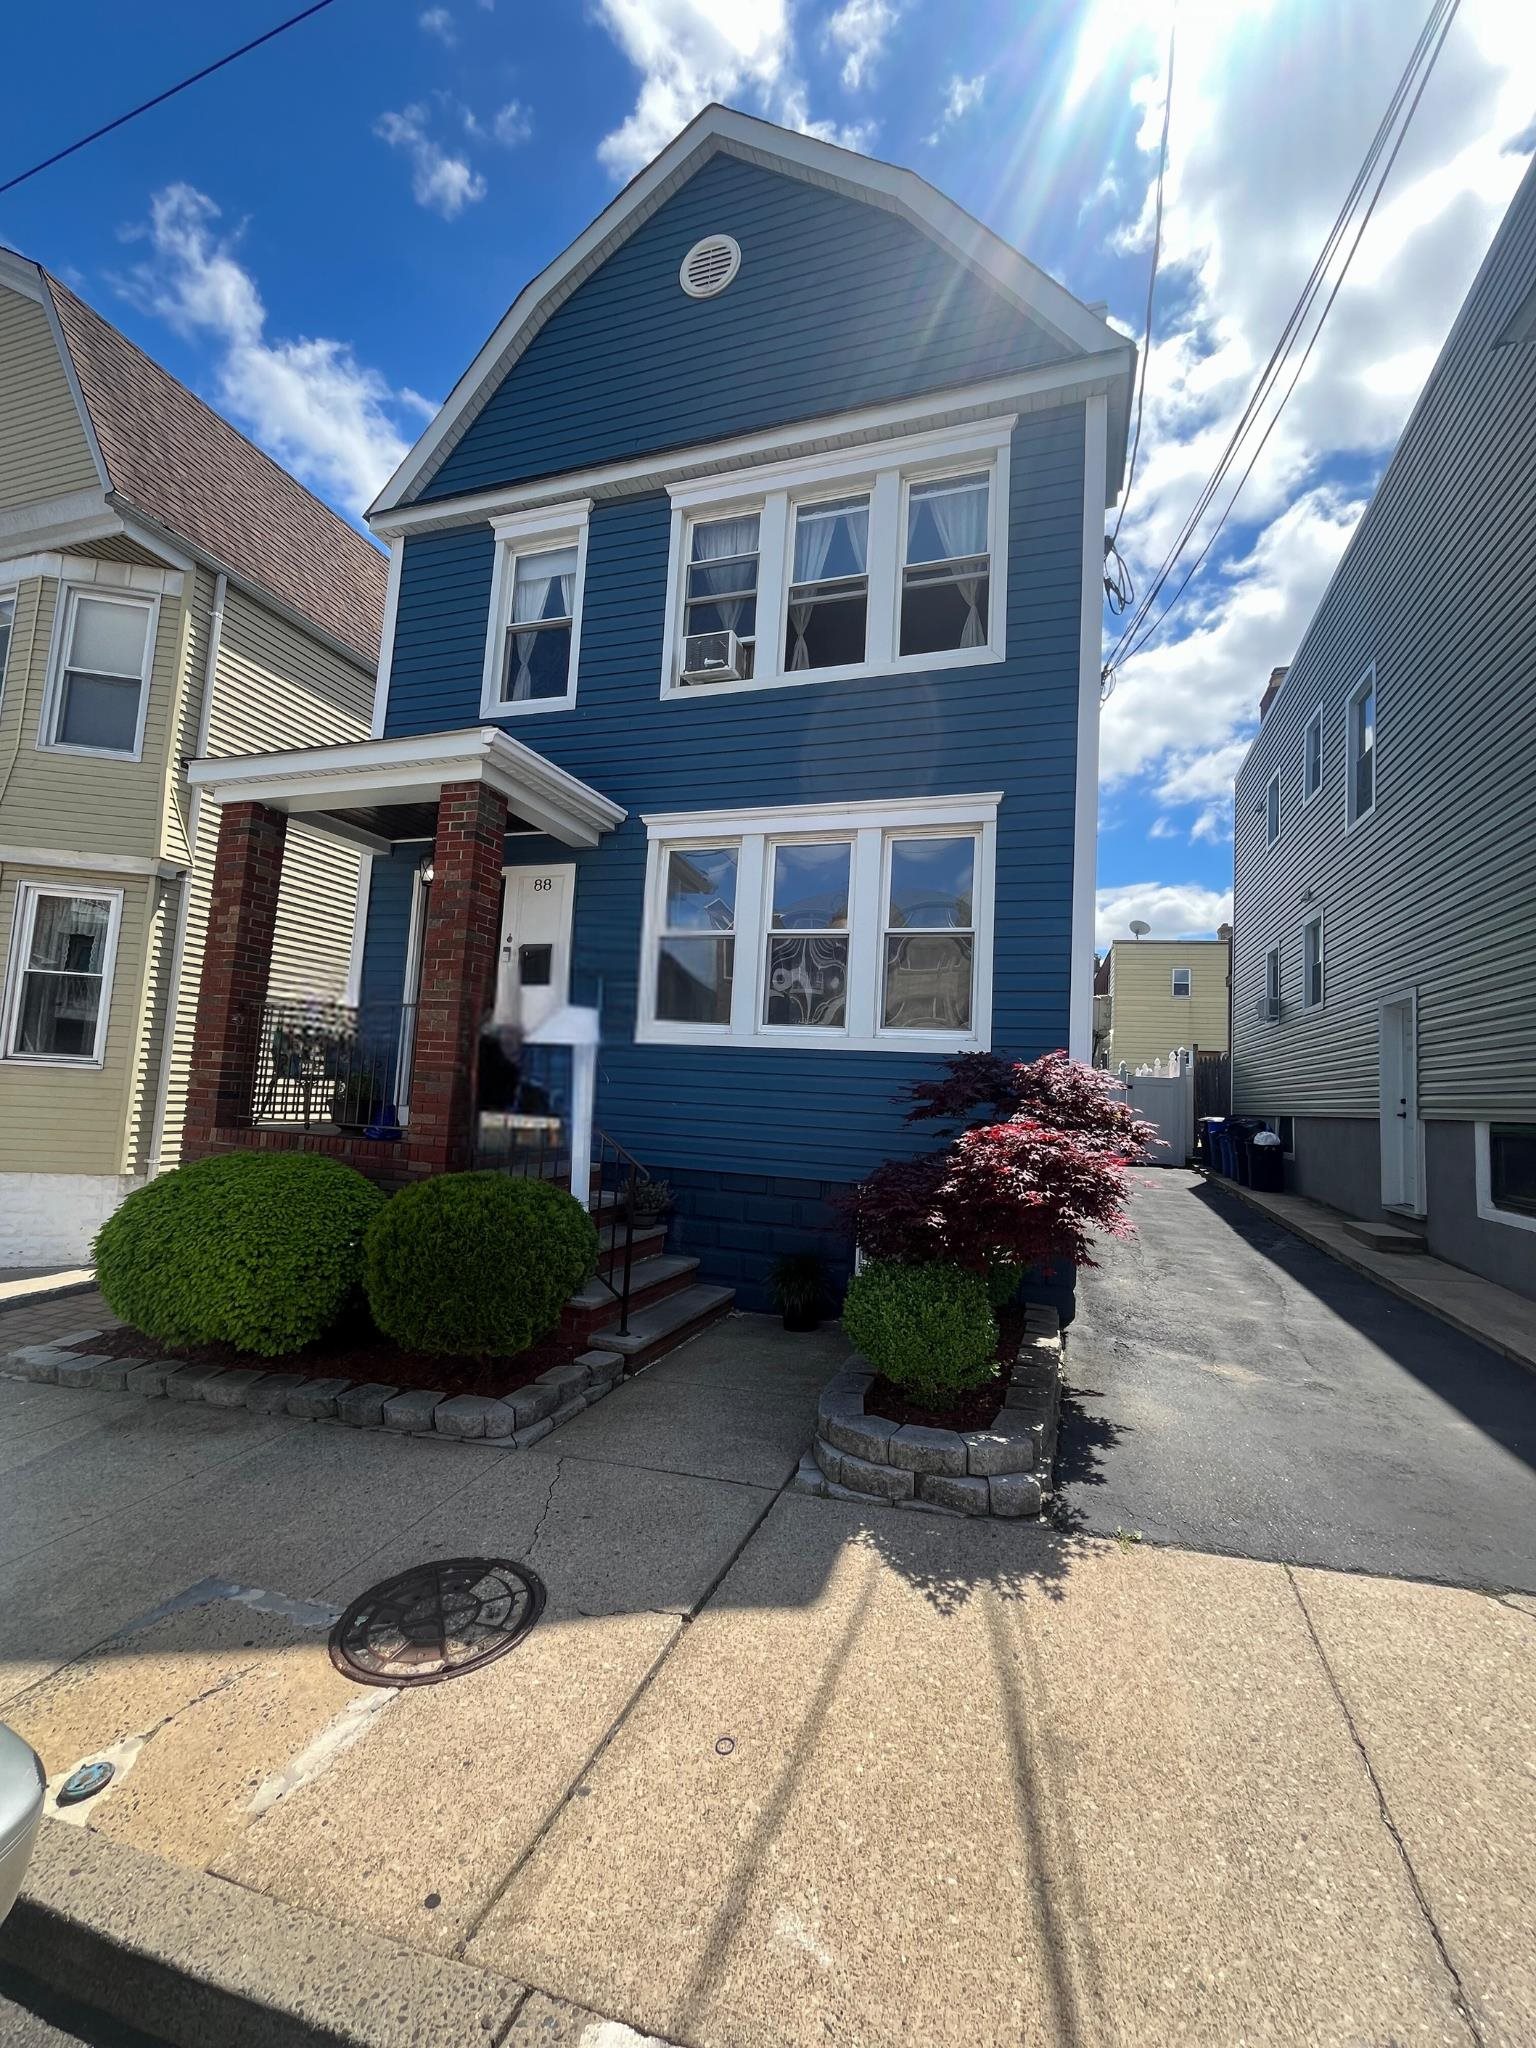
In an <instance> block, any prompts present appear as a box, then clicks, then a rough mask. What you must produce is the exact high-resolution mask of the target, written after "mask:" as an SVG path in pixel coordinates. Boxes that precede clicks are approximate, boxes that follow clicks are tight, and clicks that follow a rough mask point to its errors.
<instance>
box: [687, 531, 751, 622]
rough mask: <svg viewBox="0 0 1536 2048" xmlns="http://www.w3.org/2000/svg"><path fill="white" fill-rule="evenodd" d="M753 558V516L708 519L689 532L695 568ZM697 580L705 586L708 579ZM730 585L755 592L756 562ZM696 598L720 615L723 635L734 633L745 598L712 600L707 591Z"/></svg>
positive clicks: (744, 606) (742, 571) (744, 567)
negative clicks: (748, 586) (741, 585)
mask: <svg viewBox="0 0 1536 2048" xmlns="http://www.w3.org/2000/svg"><path fill="white" fill-rule="evenodd" d="M756 554H757V514H756V513H755V512H752V513H749V514H747V516H746V517H745V518H742V519H711V520H709V521H708V522H707V523H706V524H704V525H702V526H696V527H695V528H694V529H693V559H694V562H695V564H702V563H706V562H724V561H729V560H730V559H731V557H732V556H734V555H751V556H753V557H754V558H755V557H756ZM701 580H702V581H704V582H705V583H706V584H707V583H708V582H709V580H710V579H708V578H704V579H701ZM732 581H740V582H742V583H750V584H751V585H752V586H753V588H754V589H755V588H756V585H757V562H756V560H755V559H754V560H753V563H752V568H751V573H750V574H748V572H747V569H746V566H745V564H743V566H742V570H741V573H740V576H739V577H733V578H732ZM699 596H700V598H701V599H702V600H703V601H705V602H707V603H712V604H713V605H714V608H715V610H716V611H718V612H719V614H720V624H721V626H722V627H723V628H724V630H725V631H726V632H727V633H734V632H735V631H736V630H737V629H738V627H739V626H740V624H741V617H742V613H743V612H744V611H745V610H746V607H747V600H746V598H744V597H714V596H712V595H711V593H710V592H709V591H708V590H707V589H706V590H702V591H700V593H699Z"/></svg>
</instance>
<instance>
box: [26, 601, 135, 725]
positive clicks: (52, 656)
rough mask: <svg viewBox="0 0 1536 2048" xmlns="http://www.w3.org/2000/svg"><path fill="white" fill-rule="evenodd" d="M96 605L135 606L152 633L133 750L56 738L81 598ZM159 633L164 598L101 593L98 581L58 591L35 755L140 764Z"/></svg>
mask: <svg viewBox="0 0 1536 2048" xmlns="http://www.w3.org/2000/svg"><path fill="white" fill-rule="evenodd" d="M83 597H88V598H90V599H91V601H92V602H93V603H100V604H123V605H131V606H132V607H133V608H134V610H136V611H142V612H146V613H147V614H148V617H149V626H148V630H147V631H146V633H145V635H144V660H143V664H142V667H141V669H140V673H139V715H138V718H137V720H136V721H135V723H134V728H133V745H132V747H131V748H130V747H82V746H80V745H78V744H77V743H76V742H75V741H72V740H60V739H55V738H54V737H53V734H54V728H55V726H56V724H57V722H58V718H59V714H60V712H61V711H62V709H63V704H64V667H65V658H66V654H67V651H68V648H69V643H70V638H71V636H72V634H73V631H74V620H75V610H76V607H77V606H78V604H79V602H80V600H81V598H83ZM159 633H160V598H159V596H158V595H154V596H150V595H148V594H147V593H145V592H143V591H135V590H119V589H113V588H105V589H104V588H102V587H101V586H100V585H98V584H96V583H95V582H86V581H81V580H76V579H73V578H72V579H71V580H70V581H69V582H67V583H61V584H60V586H59V598H58V603H57V604H56V605H55V607H54V617H53V642H52V645H51V647H50V648H49V651H48V687H47V689H46V690H45V691H44V692H43V709H42V716H41V717H40V718H39V720H38V724H37V750H38V752H39V753H42V754H79V755H81V756H83V758H84V759H86V760H87V761H142V760H143V758H144V726H145V721H146V720H147V719H148V717H149V689H150V681H151V678H152V677H153V675H154V670H155V642H156V640H157V639H158V637H159Z"/></svg>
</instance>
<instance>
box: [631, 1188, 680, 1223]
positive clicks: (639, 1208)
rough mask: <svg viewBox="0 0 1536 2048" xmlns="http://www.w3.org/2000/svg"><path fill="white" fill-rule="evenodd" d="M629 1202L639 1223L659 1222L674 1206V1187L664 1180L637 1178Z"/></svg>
mask: <svg viewBox="0 0 1536 2048" xmlns="http://www.w3.org/2000/svg"><path fill="white" fill-rule="evenodd" d="M627 1202H628V1207H629V1213H630V1215H631V1216H632V1217H633V1218H634V1220H635V1222H636V1223H637V1224H645V1223H659V1222H660V1221H661V1219H662V1217H663V1216H665V1215H666V1213H667V1211H668V1210H669V1209H670V1208H671V1206H672V1189H671V1187H670V1186H669V1184H668V1183H667V1182H666V1181H664V1180H636V1181H635V1183H634V1185H633V1186H632V1187H631V1189H630V1191H629V1194H628V1197H627Z"/></svg>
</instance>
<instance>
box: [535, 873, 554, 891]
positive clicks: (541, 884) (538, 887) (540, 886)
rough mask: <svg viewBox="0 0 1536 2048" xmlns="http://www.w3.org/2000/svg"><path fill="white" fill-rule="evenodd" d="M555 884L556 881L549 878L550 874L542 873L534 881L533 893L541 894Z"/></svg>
mask: <svg viewBox="0 0 1536 2048" xmlns="http://www.w3.org/2000/svg"><path fill="white" fill-rule="evenodd" d="M554 886H555V885H554V883H553V882H552V881H551V880H550V879H549V876H548V875H540V876H539V877H538V878H537V880H536V881H535V882H534V885H533V893H534V895H535V896H538V895H541V894H542V893H543V891H544V890H546V889H553V887H554Z"/></svg>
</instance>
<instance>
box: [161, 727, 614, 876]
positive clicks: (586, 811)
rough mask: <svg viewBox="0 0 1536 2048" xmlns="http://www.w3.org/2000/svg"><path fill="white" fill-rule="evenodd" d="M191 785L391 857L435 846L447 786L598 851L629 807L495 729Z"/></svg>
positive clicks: (228, 770) (216, 765) (247, 768)
mask: <svg viewBox="0 0 1536 2048" xmlns="http://www.w3.org/2000/svg"><path fill="white" fill-rule="evenodd" d="M187 780H188V781H189V782H190V783H191V785H192V787H193V788H194V789H200V790H202V791H204V792H205V794H206V795H207V796H208V797H210V798H211V799H212V801H213V802H214V803H216V804H227V803H259V804H267V805H270V807H271V808H272V809H273V810H274V811H283V812H286V813H287V814H288V815H289V816H290V817H302V818H304V819H306V820H307V821H308V822H309V823H310V824H312V825H315V826H317V827H319V828H320V829H322V830H325V831H330V832H333V833H335V834H336V836H337V837H338V838H342V839H350V840H353V841H354V842H356V843H357V844H358V845H361V846H367V847H370V848H372V849H373V851H375V852H379V853H387V852H388V851H389V849H390V847H391V846H392V845H393V843H394V842H395V841H396V840H398V839H420V838H430V837H431V836H432V832H433V830H434V828H435V822H436V820H435V807H436V804H437V799H438V796H439V794H440V792H441V791H442V789H443V786H444V785H445V784H446V783H455V782H484V783H488V784H489V785H490V787H491V788H492V789H494V790H497V791H499V792H500V794H501V795H502V796H504V797H505V798H506V800H507V807H508V810H509V812H510V818H509V824H510V826H511V828H512V829H513V830H514V831H516V830H519V829H521V830H523V831H530V832H547V833H548V834H549V836H550V837H551V838H552V839H558V840H559V841H560V842H561V843H562V844H563V845H565V846H596V844H597V842H598V840H599V839H600V838H601V837H602V835H603V834H604V833H605V832H611V831H612V830H613V828H614V826H615V825H617V824H619V823H620V822H621V821H622V820H623V818H624V815H625V813H624V810H623V808H622V807H621V806H620V805H618V804H616V803H612V802H610V800H609V799H608V798H607V797H605V796H603V795H602V794H601V792H600V791H598V790H595V789H593V788H591V787H590V786H589V785H588V784H587V783H585V782H581V781H579V780H578V779H577V778H576V776H574V775H568V774H567V773H566V771H565V770H564V769H563V768H557V767H556V766H555V764H554V762H553V761H547V760H545V758H544V756H543V755H542V754H536V753H535V752H534V750H533V749H532V747H526V746H524V745H523V744H522V742H521V741H520V740H514V739H509V738H508V737H507V735H506V734H505V733H504V732H499V731H498V730H497V729H496V728H495V727H494V726H484V725H477V726H467V727H465V728H464V729H463V730H462V731H458V732H437V733H423V734H419V735H414V736H412V737H410V738H407V739H395V740H347V741H343V742H342V743H340V744H339V745H335V746H328V747H294V748H285V749H284V750H282V751H281V752H278V753H272V754H237V755H232V756H230V757H228V758H226V759H221V760H210V759H203V760H198V761H193V762H192V763H191V764H190V765H189V767H188V769H187Z"/></svg>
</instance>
